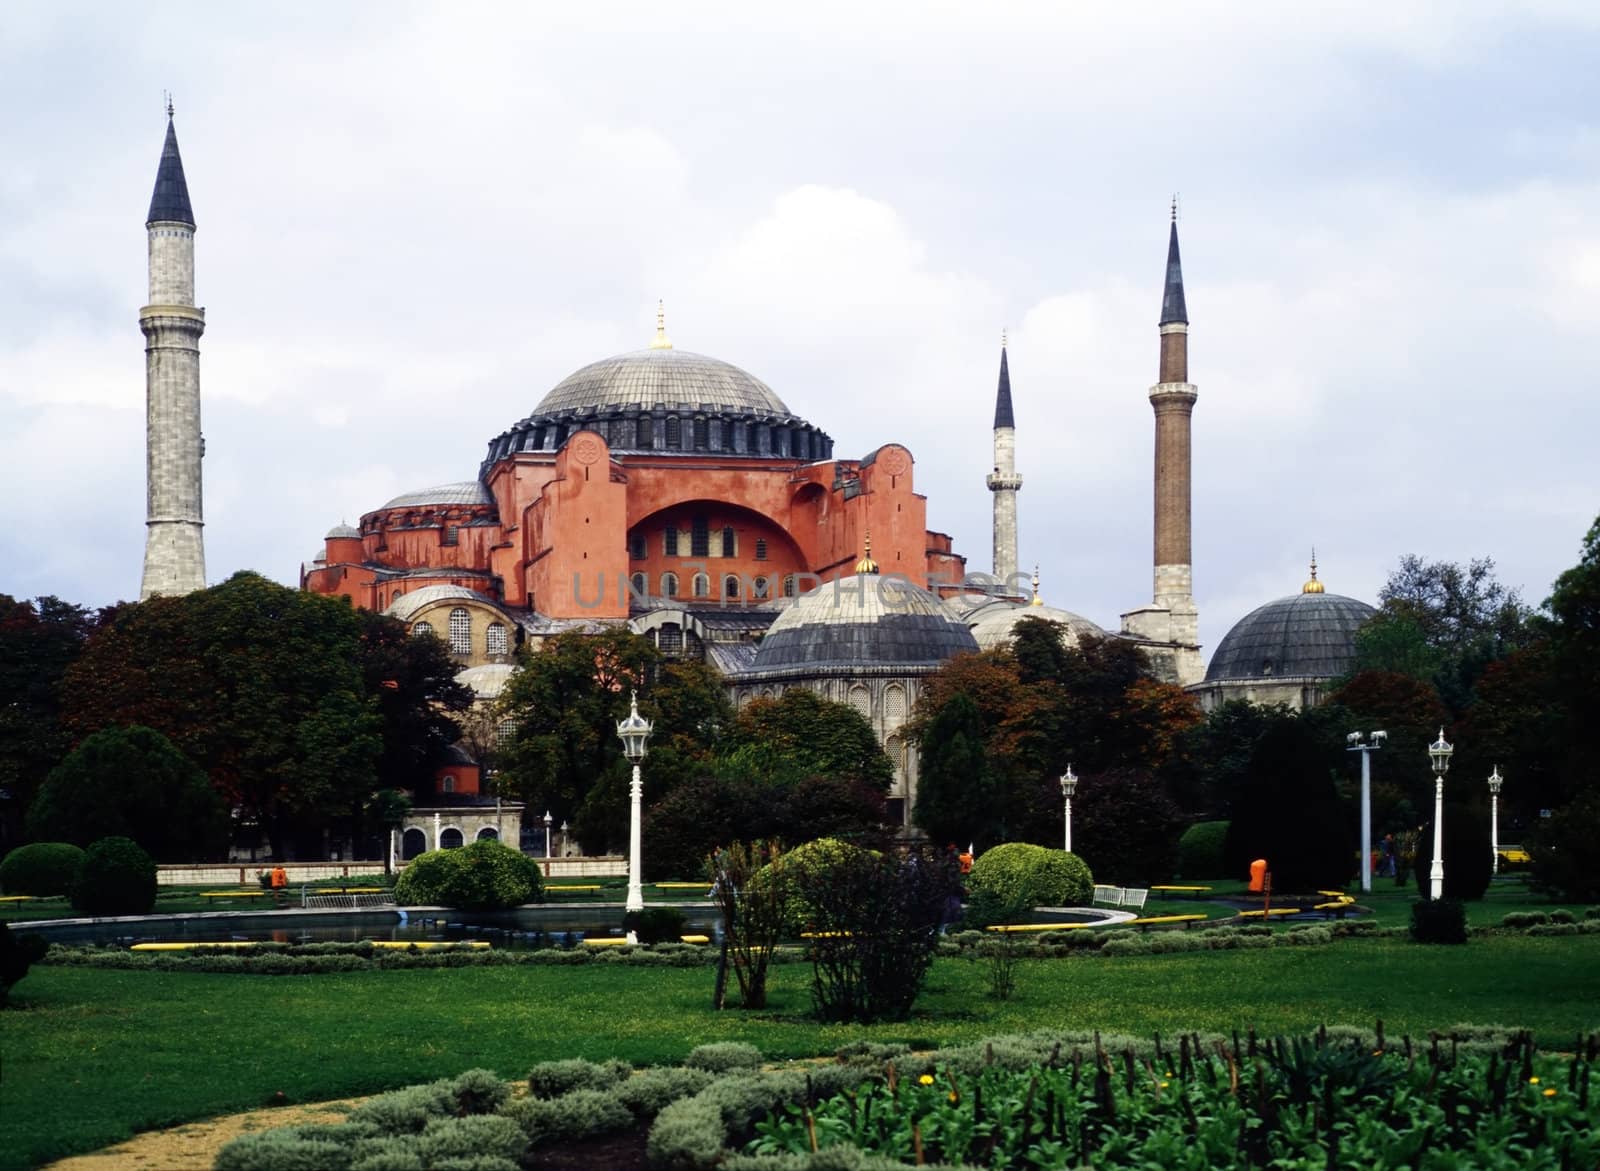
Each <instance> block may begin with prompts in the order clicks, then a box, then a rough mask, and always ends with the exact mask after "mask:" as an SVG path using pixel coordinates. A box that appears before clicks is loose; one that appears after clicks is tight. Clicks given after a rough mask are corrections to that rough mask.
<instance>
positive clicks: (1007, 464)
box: [984, 334, 1022, 590]
mask: <svg viewBox="0 0 1600 1171" xmlns="http://www.w3.org/2000/svg"><path fill="white" fill-rule="evenodd" d="M984 483H986V484H988V485H989V491H990V492H992V493H994V575H995V576H996V577H998V578H999V579H1000V582H1001V584H1002V585H1003V586H1005V588H1006V589H1008V590H1018V589H1020V588H1021V585H1020V584H1019V583H1018V582H1017V581H1015V580H1013V579H1015V578H1016V576H1017V493H1018V492H1020V491H1021V490H1022V477H1021V476H1019V475H1017V420H1016V416H1015V415H1013V414H1012V412H1011V371H1010V369H1009V367H1008V365H1007V362H1006V339H1005V335H1004V334H1002V335H1001V337H1000V385H999V388H998V389H997V390H996V391H995V399H994V471H993V472H992V473H991V474H990V475H988V476H987V477H985V479H984Z"/></svg>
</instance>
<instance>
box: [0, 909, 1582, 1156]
mask: <svg viewBox="0 0 1600 1171" xmlns="http://www.w3.org/2000/svg"><path fill="white" fill-rule="evenodd" d="M712 979H713V973H712V970H711V969H709V968H702V969H690V970H678V969H640V968H629V967H625V966H620V965H619V966H611V965H600V964H594V965H589V966H585V967H584V968H581V969H572V968H555V967H552V968H546V967H515V968H481V969H454V970H452V969H440V970H422V971H404V972H362V973H350V974H339V975H327V976H288V977H266V976H258V977H239V976H223V975H204V974H195V975H188V974H171V973H154V972H111V971H95V970H89V969H81V968H63V967H39V968H35V969H34V970H33V971H32V972H31V973H30V974H29V975H28V977H27V979H26V981H24V982H23V983H22V984H20V985H18V986H17V988H16V989H15V990H14V991H13V994H12V1002H13V1004H14V1006H15V1008H14V1009H13V1010H10V1011H7V1012H5V1013H3V1014H0V1045H3V1050H4V1053H5V1068H4V1077H3V1079H0V1171H13V1169H20V1168H24V1167H29V1166H33V1165H36V1164H37V1163H40V1162H44V1161H48V1160H51V1159H55V1158H59V1157H62V1156H64V1155H68V1154H73V1153H77V1152H82V1151H89V1150H95V1149H98V1148H100V1147H103V1146H106V1145H108V1144H110V1143H113V1142H116V1141H119V1140H121V1139H123V1138H126V1137H127V1136H128V1135H130V1134H132V1133H133V1132H135V1131H138V1130H147V1129H152V1128H158V1127H166V1126H172V1125H176V1124H179V1123H182V1122H188V1121H193V1120H196V1119H200V1118H205V1117H210V1116H213V1115H217V1114H224V1113H231V1112H234V1111H237V1110H241V1109H248V1108H254V1107H257V1106H260V1105H262V1104H264V1103H265V1102H267V1100H268V1099H269V1098H270V1097H272V1095H274V1094H275V1093H276V1092H277V1091H279V1090H281V1091H282V1092H283V1093H284V1095H285V1096H286V1097H287V1099H288V1100H289V1101H291V1102H306V1101H317V1100H322V1099H327V1098H333V1097H339V1096H344V1095H349V1094H358V1093H365V1092H372V1091H377V1090H383V1089H390V1088H394V1087H398V1086H403V1085H407V1084H411V1083H414V1082H417V1081H422V1080H427V1079H431V1078H435V1077H441V1076H445V1075H453V1074H456V1073H459V1072H461V1071H462V1070H464V1069H468V1068H471V1067H474V1066H486V1067H489V1068H491V1069H494V1070H496V1071H498V1072H499V1073H500V1074H502V1075H503V1076H506V1077H509V1078H516V1077H520V1076H522V1075H524V1074H525V1073H526V1071H527V1069H528V1068H529V1067H530V1066H531V1065H532V1064H533V1063H534V1062H536V1061H541V1060H546V1059H550V1058H556V1057H575V1056H580V1057H590V1058H601V1057H610V1056H619V1057H623V1058H626V1059H627V1060H629V1061H632V1062H635V1063H638V1064H653V1063H660V1062H675V1061H679V1060H681V1059H682V1058H683V1057H684V1055H685V1054H686V1053H687V1052H688V1050H689V1049H690V1048H691V1047H693V1046H694V1045H696V1044H698V1043H700V1042H702V1041H718V1040H739V1041H748V1042H750V1043H751V1044H754V1045H756V1046H757V1047H758V1048H760V1049H761V1050H762V1052H763V1053H765V1054H767V1055H769V1056H772V1057H793V1056H807V1055H814V1054H822V1053H828V1052H831V1051H832V1050H833V1049H834V1048H836V1047H837V1046H839V1045H841V1044H843V1043H845V1042H846V1041H851V1040H858V1039H861V1038H863V1037H870V1038H871V1039H875V1040H884V1041H906V1042H911V1043H913V1044H916V1045H918V1046H931V1045H937V1044H943V1043H946V1042H952V1041H958V1040H971V1039H975V1038H978V1037H982V1036H986V1035H990V1034H994V1033H1002V1032H1015V1031H1026V1030H1029V1029H1035V1028H1045V1027H1056V1028H1099V1029H1103V1030H1107V1031H1120V1032H1131V1033H1137V1034H1149V1033H1152V1032H1155V1031H1158V1030H1159V1031H1160V1032H1162V1033H1165V1034H1171V1033H1174V1032H1177V1031H1179V1030H1183V1029H1198V1030H1201V1031H1206V1030H1216V1031H1227V1030H1231V1029H1233V1028H1244V1027H1246V1026H1249V1025H1254V1026H1255V1027H1256V1028H1257V1029H1258V1030H1260V1031H1262V1032H1265V1033H1269V1034H1270V1033H1276V1032H1280V1031H1292V1030H1309V1029H1311V1028H1314V1027H1315V1026H1316V1025H1318V1024H1322V1023H1324V1022H1326V1023H1329V1024H1340V1023H1342V1024H1353V1025H1363V1026H1368V1027H1370V1026H1371V1024H1372V1022H1373V1021H1374V1020H1375V1019H1376V1018H1379V1017H1381V1018H1383V1020H1384V1022H1385V1026H1386V1028H1387V1029H1388V1030H1389V1031H1390V1032H1391V1033H1392V1034H1394V1035H1399V1034H1400V1033H1402V1032H1407V1031H1409V1032H1411V1033H1413V1034H1416V1035H1421V1034H1425V1033H1426V1032H1427V1030H1428V1029H1430V1028H1443V1027H1447V1026H1449V1025H1453V1024H1457V1023H1463V1022H1469V1021H1470V1022H1475V1023H1479V1024H1509V1025H1522V1026H1527V1027H1529V1028H1531V1029H1533V1030H1534V1033H1535V1035H1536V1036H1537V1038H1538V1040H1539V1042H1540V1044H1541V1045H1544V1046H1546V1047H1565V1046H1570V1043H1571V1039H1572V1038H1573V1037H1574V1035H1575V1034H1577V1033H1578V1032H1579V1031H1580V1030H1584V1029H1593V1028H1595V1027H1597V1026H1600V1007H1597V1006H1600V936H1592V935H1590V936H1577V937H1569V938H1544V939H1539V938H1534V939H1529V938H1525V937H1520V936H1496V937H1488V938H1481V939H1476V940H1474V941H1472V942H1471V943H1470V944H1468V945H1467V946H1465V947H1454V948H1451V947H1425V946H1420V945H1415V944H1410V943H1407V942H1404V941H1399V940H1345V941H1340V942H1338V943H1336V944H1333V945H1331V946H1327V947H1317V948H1305V949H1293V950H1291V949H1273V950H1270V951H1229V952H1204V953H1189V954H1179V955H1166V956H1151V957H1120V958H1112V957H1105V956H1098V955H1097V956H1084V957H1077V958H1072V959H1063V960H1050V961H1025V962H1023V964H1022V965H1021V966H1020V968H1019V970H1018V982H1017V983H1018V990H1017V995H1016V997H1015V998H1014V999H1012V1000H1010V1001H1005V1002H997V1001H993V1000H990V999H988V998H987V997H986V996H985V995H984V989H985V987H986V983H987V973H986V970H985V969H984V968H983V966H982V965H979V964H975V963H970V962H966V961H961V960H940V961H939V962H938V963H936V964H935V966H934V969H933V973H932V976H931V978H930V980H929V984H928V989H927V992H926V994H925V995H924V996H923V998H922V999H921V1000H919V1002H918V1006H917V1007H918V1011H917V1013H916V1015H915V1016H914V1018H913V1019H912V1020H910V1021H908V1022H904V1023H899V1024H885V1025H878V1026H874V1027H871V1028H863V1027H859V1026H826V1025H819V1024H817V1023H815V1022H813V1021H811V1020H810V1019H808V1017H807V1016H806V1012H807V1010H808V1008H809V999H808V988H807V983H808V979H809V968H807V967H806V966H804V965H799V964H795V965H785V966H782V967H779V968H777V969H775V970H774V973H773V985H772V1005H771V1008H770V1009H769V1010H768V1011H765V1012H762V1013H744V1012H740V1011H728V1012H723V1013H713V1012H712V1011H710V1009H709V1008H708V1005H709V1002H710V999H711V986H712Z"/></svg>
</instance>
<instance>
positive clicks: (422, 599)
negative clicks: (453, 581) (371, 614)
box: [384, 585, 495, 622]
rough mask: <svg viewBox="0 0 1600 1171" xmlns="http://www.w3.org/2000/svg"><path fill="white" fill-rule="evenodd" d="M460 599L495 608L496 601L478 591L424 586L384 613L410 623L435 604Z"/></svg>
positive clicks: (400, 599) (463, 588)
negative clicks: (417, 615)
mask: <svg viewBox="0 0 1600 1171" xmlns="http://www.w3.org/2000/svg"><path fill="white" fill-rule="evenodd" d="M456 599H459V600H460V601H463V602H481V603H483V604H484V605H488V606H493V605H494V604H495V603H494V600H493V599H491V598H488V597H485V596H484V595H483V594H480V593H479V592H478V591H477V590H469V589H468V588H467V587H466V586H458V585H431V586H423V587H422V588H421V589H420V590H412V591H411V592H410V593H409V594H401V595H400V596H399V597H398V598H396V599H395V600H394V601H392V602H390V603H389V608H388V609H387V610H385V611H384V613H385V614H387V615H388V616H389V617H391V618H398V619H400V621H402V622H410V621H411V618H412V616H413V615H415V614H417V613H418V612H420V611H421V610H422V609H424V608H425V607H427V606H431V605H433V604H434V603H435V602H448V601H452V600H456Z"/></svg>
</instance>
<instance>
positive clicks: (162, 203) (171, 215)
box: [145, 117, 194, 228]
mask: <svg viewBox="0 0 1600 1171" xmlns="http://www.w3.org/2000/svg"><path fill="white" fill-rule="evenodd" d="M145 223H146V224H154V223H168V224H188V225H189V226H190V227H191V228H192V227H194V209H193V208H191V207H190V206H189V183H188V181H187V180H186V179H185V178H184V177H183V158H182V156H180V155H179V154H178V132H177V131H176V130H174V129H173V126H172V119H171V118H170V117H169V118H168V119H167V140H166V141H165V142H164V143H162V144H161V165H160V166H159V167H157V169H156V188H155V190H154V191H153V192H151V194H150V214H149V215H148V216H146V217H145Z"/></svg>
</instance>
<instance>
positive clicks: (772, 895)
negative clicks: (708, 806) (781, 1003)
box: [711, 839, 789, 1008]
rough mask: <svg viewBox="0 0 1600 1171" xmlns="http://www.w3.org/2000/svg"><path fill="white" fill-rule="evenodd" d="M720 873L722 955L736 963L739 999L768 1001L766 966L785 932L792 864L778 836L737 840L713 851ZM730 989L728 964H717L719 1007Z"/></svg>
mask: <svg viewBox="0 0 1600 1171" xmlns="http://www.w3.org/2000/svg"><path fill="white" fill-rule="evenodd" d="M711 867H712V869H713V871H714V872H715V874H716V876H717V879H716V883H715V885H714V886H713V887H712V888H711V892H712V898H713V900H714V901H715V902H716V905H717V909H718V910H719V911H720V912H721V913H722V934H723V940H724V947H723V956H724V957H725V960H726V962H727V963H731V964H732V965H733V972H734V976H735V977H736V979H737V980H738V984H739V1002H740V1003H741V1004H742V1005H743V1006H744V1007H745V1008H765V1007H766V1006H767V968H768V967H769V966H771V964H772V954H773V952H774V951H775V950H776V949H777V946H778V937H779V936H780V935H781V934H782V933H783V928H784V919H785V915H786V910H787V903H788V889H789V883H788V880H787V878H786V877H785V876H786V874H787V868H788V864H787V862H785V860H784V859H783V857H782V855H781V853H780V847H779V845H778V843H777V842H775V841H762V840H759V839H758V840H756V841H753V842H748V843H746V842H734V843H732V844H731V845H728V846H724V847H722V848H721V849H719V850H717V852H716V853H715V854H713V855H712V857H711ZM726 992H727V970H726V968H725V967H724V968H719V969H718V970H717V988H716V994H715V995H716V1001H717V1003H716V1007H717V1008H721V1007H722V1003H723V997H724V996H725V995H726Z"/></svg>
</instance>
